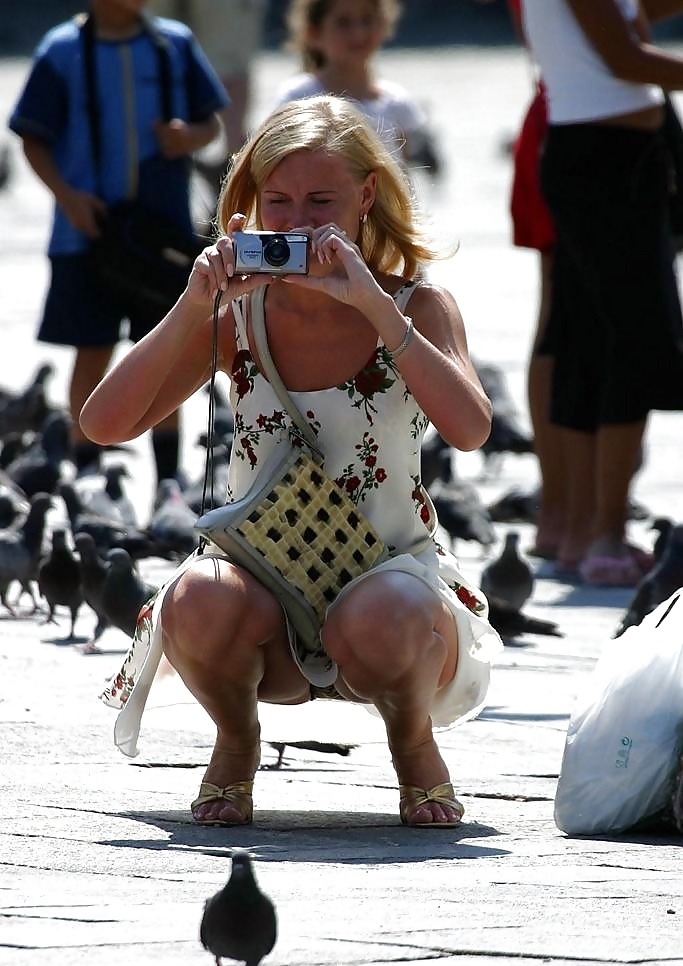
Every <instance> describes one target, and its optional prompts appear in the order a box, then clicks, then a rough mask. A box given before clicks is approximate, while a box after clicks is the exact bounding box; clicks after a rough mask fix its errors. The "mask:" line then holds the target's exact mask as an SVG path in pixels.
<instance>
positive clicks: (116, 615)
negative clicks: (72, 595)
mask: <svg viewBox="0 0 683 966" xmlns="http://www.w3.org/2000/svg"><path fill="white" fill-rule="evenodd" d="M107 560H108V561H109V567H108V569H107V574H106V577H105V580H104V583H103V586H102V609H103V611H104V613H105V615H106V617H107V618H108V620H109V622H110V623H111V624H113V625H114V627H118V628H119V630H122V631H123V632H124V634H127V635H128V636H129V637H133V636H134V634H135V626H136V624H137V620H138V614H139V613H140V610H141V608H142V606H143V605H144V604H146V603H147V601H148V600H149V599H150V597H153V596H154V594H156V592H157V590H158V589H159V588H158V587H153V586H152V585H151V584H148V583H147V582H146V581H144V580H143V579H142V578H141V577H140V576H139V574H137V573H136V572H135V569H134V567H133V561H132V559H131V556H130V554H129V553H128V552H127V551H125V550H123V549H122V548H121V547H114V548H113V549H112V550H110V551H109V553H108V554H107Z"/></svg>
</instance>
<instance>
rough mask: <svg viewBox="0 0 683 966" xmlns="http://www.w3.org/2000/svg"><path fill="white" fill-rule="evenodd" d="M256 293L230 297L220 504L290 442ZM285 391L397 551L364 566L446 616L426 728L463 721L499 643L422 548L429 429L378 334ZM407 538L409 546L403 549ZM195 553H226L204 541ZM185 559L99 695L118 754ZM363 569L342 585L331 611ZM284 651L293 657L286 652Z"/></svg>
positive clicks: (430, 551)
mask: <svg viewBox="0 0 683 966" xmlns="http://www.w3.org/2000/svg"><path fill="white" fill-rule="evenodd" d="M415 284H416V283H414V282H407V283H405V284H404V285H403V286H402V287H401V288H400V289H399V290H398V291H397V292H396V294H395V295H394V300H395V302H396V304H397V306H398V307H399V309H400V310H401V311H403V310H404V309H405V307H406V305H407V303H408V300H409V298H410V296H411V295H412V293H413V291H414V289H415ZM265 291H266V289H265V287H264V288H262V289H257V290H255V291H254V292H252V293H251V294H250V295H249V296H246V297H243V298H242V299H240V300H237V301H236V302H234V303H233V310H234V315H235V319H236V338H237V353H236V355H235V359H234V362H233V366H232V373H231V377H232V378H231V389H230V401H231V405H232V408H233V413H234V421H235V428H234V440H233V447H232V452H231V455H230V466H229V473H228V491H227V494H226V501H227V502H230V501H234V500H237V499H240V498H241V497H243V496H244V495H245V494H246V493H247V492H248V491H249V489H250V488H251V486H252V485H253V483H254V481H255V479H256V476H257V473H258V470H259V468H260V467H261V466H262V465H263V463H264V461H265V460H267V458H268V456H269V455H270V454H271V453H272V452H273V449H274V448H275V447H276V446H278V445H279V444H280V443H282V442H283V441H284V440H288V439H289V434H290V430H291V418H290V416H289V414H288V413H286V412H285V411H284V410H283V408H282V404H281V403H280V401H279V399H278V397H277V395H276V393H275V391H274V389H273V388H272V386H271V385H270V383H269V382H268V380H267V379H266V378H265V376H264V375H263V374H262V373H261V372H260V370H259V368H258V366H257V364H256V362H255V361H254V357H253V355H252V352H251V348H250V346H249V341H248V336H247V325H246V319H247V316H248V313H249V312H252V313H255V312H263V311H264V299H265ZM290 395H291V396H292V398H293V399H294V401H295V402H296V404H297V406H298V407H299V409H300V411H301V412H302V413H303V414H304V415H305V416H306V418H307V419H308V421H309V422H310V424H311V426H312V427H313V429H314V431H315V433H316V435H317V437H318V441H319V443H320V449H321V450H322V452H324V454H325V470H326V472H327V474H328V475H329V476H331V477H332V478H333V479H335V481H336V482H337V483H338V485H339V486H340V487H343V488H344V490H345V491H346V493H347V494H348V496H349V497H350V498H351V499H352V500H353V501H354V502H355V503H356V504H357V506H358V507H359V509H360V510H361V511H362V513H363V514H364V515H365V516H366V517H367V518H368V519H369V520H370V521H371V522H372V523H373V524H374V526H375V527H376V529H377V530H378V532H379V533H380V535H381V536H382V538H383V539H384V541H385V543H386V544H387V545H391V546H392V547H395V548H397V551H398V552H397V553H396V554H394V555H393V556H392V557H390V559H389V560H386V561H385V562H384V563H382V564H380V565H379V566H378V567H376V568H374V569H373V571H372V572H373V573H376V572H378V571H379V570H400V571H403V572H407V573H411V574H413V575H414V576H415V577H417V578H418V579H420V580H422V581H423V582H425V583H426V584H427V585H428V586H430V587H431V588H432V589H433V591H434V592H435V593H436V594H437V595H438V596H439V597H440V598H442V599H443V600H444V601H445V602H446V603H447V605H448V607H449V608H450V610H451V612H452V613H453V615H454V617H455V619H456V624H457V628H458V635H459V656H458V667H457V670H456V675H455V678H454V680H453V681H452V682H451V684H449V685H447V686H446V687H445V688H443V689H442V690H441V691H440V692H439V694H438V695H437V699H436V702H435V705H434V707H433V709H432V720H433V723H434V725H435V726H437V727H446V726H449V725H452V724H455V723H457V722H460V721H463V720H466V719H467V718H471V717H473V716H474V715H475V714H476V713H477V712H478V711H479V710H480V709H481V707H482V705H483V701H484V698H485V695H486V691H487V689H488V684H489V673H490V664H491V661H492V660H493V659H494V657H495V655H497V654H498V653H499V652H500V650H501V649H502V642H501V641H500V638H499V637H498V634H497V633H496V632H495V630H494V629H493V628H492V627H491V625H490V624H489V622H488V620H487V613H488V605H487V602H486V598H485V597H484V595H483V594H482V592H481V591H480V590H479V589H478V588H476V587H474V586H473V585H471V584H470V583H469V582H468V581H467V580H465V578H464V577H463V576H462V574H461V573H460V571H459V569H458V565H457V560H456V558H455V557H454V556H453V554H451V553H450V552H449V551H447V550H446V549H444V548H443V547H441V546H440V545H439V544H438V543H437V542H436V541H435V540H427V541H426V548H425V537H426V536H428V534H429V532H432V531H433V530H434V529H435V527H436V523H437V521H436V519H435V517H434V509H433V506H432V504H431V501H430V500H429V497H428V495H427V493H426V491H425V489H424V487H423V486H422V484H421V481H420V450H421V445H422V440H423V438H424V434H425V431H426V429H427V427H428V425H429V421H428V419H427V417H426V416H425V414H424V413H423V412H422V410H421V409H420V407H419V406H418V404H417V402H416V400H415V398H414V397H413V395H412V393H411V392H410V390H409V389H408V387H407V386H406V384H405V381H404V380H403V377H402V376H401V373H400V371H399V369H398V367H397V366H396V364H395V363H394V362H393V361H392V359H391V356H390V354H389V352H388V350H387V349H386V347H385V346H384V345H383V344H382V342H381V341H378V343H377V345H376V347H375V349H374V350H373V352H372V354H371V356H370V358H369V359H368V360H367V362H366V363H365V365H364V366H363V368H362V369H361V370H360V372H358V373H357V374H356V375H355V376H354V377H353V378H351V379H349V380H348V381H346V382H344V383H342V384H340V385H337V386H334V387H331V388H328V389H321V390H313V391H310V392H293V391H291V390H290ZM416 545H419V546H420V549H419V551H417V552H415V553H411V552H410V551H411V547H415V546H416ZM205 552H209V553H211V554H213V555H215V556H225V555H224V554H223V552H222V551H221V550H219V548H217V547H214V546H213V545H210V549H208V550H207V551H205ZM193 559H194V557H193V556H192V557H190V558H188V560H187V561H185V562H184V563H183V564H181V565H180V567H179V568H178V570H177V571H176V572H175V573H174V574H173V575H172V576H171V577H170V578H169V579H168V580H167V581H166V583H165V584H164V585H163V586H162V587H161V588H160V590H159V591H158V592H157V594H156V595H155V597H154V598H153V599H152V600H151V601H149V603H148V604H147V605H146V606H145V607H143V608H142V610H141V612H140V615H139V619H138V626H137V630H136V633H135V637H134V640H133V644H132V647H131V649H130V650H129V652H128V654H127V656H126V659H125V661H124V664H123V667H122V668H121V671H120V672H119V673H118V674H116V675H115V676H114V677H113V678H112V680H111V681H110V682H109V683H108V685H107V687H106V688H105V691H104V693H103V694H102V695H101V697H102V700H103V701H104V702H105V703H106V704H107V705H109V706H110V707H113V708H116V709H118V710H119V711H120V713H119V716H118V718H117V722H116V725H115V743H116V745H117V746H118V747H119V748H120V750H121V751H123V753H124V754H127V755H131V756H132V755H135V754H137V738H138V734H139V729H140V722H141V718H142V712H143V710H144V705H145V701H146V699H147V695H148V693H149V689H150V687H151V685H152V682H153V679H154V675H155V673H156V670H157V667H158V664H159V660H160V658H161V654H162V648H161V631H160V621H159V616H160V611H161V602H162V600H163V596H164V593H165V591H166V590H167V588H168V587H169V586H170V585H171V584H172V583H173V581H174V580H176V579H177V577H178V576H179V574H180V573H181V572H182V570H183V569H185V567H187V566H189V565H191V563H192V561H193ZM366 576H367V574H365V575H362V576H360V577H357V578H356V579H355V580H353V581H352V582H351V583H349V584H348V585H347V586H346V587H345V588H344V589H343V591H342V592H341V593H340V594H339V596H338V597H337V598H336V600H335V601H334V602H333V603H332V604H331V605H330V609H331V608H334V607H335V606H337V604H338V603H339V601H340V600H341V599H342V597H343V596H344V595H345V594H347V593H349V592H350V591H352V589H353V588H354V587H355V586H356V584H357V583H358V582H359V581H361V580H364V579H365V577H366ZM328 613H329V610H328ZM290 638H291V633H290ZM292 654H293V656H294V658H295V660H297V657H296V651H295V649H294V648H292ZM297 663H299V662H298V660H297ZM299 666H300V667H302V665H301V664H299ZM302 670H303V671H304V673H305V669H304V668H303V667H302ZM314 683H315V682H314ZM367 707H368V708H369V709H370V710H372V708H371V706H367Z"/></svg>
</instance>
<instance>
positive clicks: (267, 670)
mask: <svg viewBox="0 0 683 966" xmlns="http://www.w3.org/2000/svg"><path fill="white" fill-rule="evenodd" d="M161 620H162V623H163V624H164V627H165V630H166V631H167V633H166V634H165V635H164V637H165V639H166V648H165V649H166V650H167V652H168V657H169V660H170V661H171V663H172V664H173V663H174V651H175V647H176V645H175V641H174V637H175V635H176V634H177V633H178V632H180V633H181V634H182V635H183V636H184V637H185V639H186V641H185V647H186V648H187V647H190V646H191V648H192V652H193V654H195V655H196V656H202V655H203V656H204V658H205V659H206V660H209V661H211V662H212V663H214V664H215V665H216V667H217V668H219V667H220V666H221V664H223V662H226V663H227V662H230V661H231V660H232V661H236V660H238V659H239V660H245V659H246V660H247V661H249V660H250V655H252V654H253V656H254V657H256V652H257V651H259V650H260V653H261V655H262V659H263V673H262V677H261V681H260V683H259V686H258V697H259V699H260V700H262V701H270V702H273V703H298V702H299V701H304V700H308V698H309V697H310V687H309V684H308V682H307V681H306V679H305V678H304V676H303V675H302V674H301V671H300V670H299V668H298V667H297V665H296V663H295V661H294V659H293V657H292V652H291V648H290V644H289V634H288V629H287V621H286V618H285V615H284V611H283V610H282V607H281V606H280V604H279V602H278V601H277V600H276V598H275V597H274V596H273V595H272V594H271V592H270V591H269V590H267V589H266V588H265V587H263V585H262V584H260V583H259V582H258V581H257V580H256V579H255V578H254V577H252V576H251V574H249V573H247V572H246V571H244V570H242V569H240V568H239V567H236V566H234V565H233V564H232V563H230V561H228V560H226V559H225V558H223V557H218V556H210V555H208V554H207V555H204V556H198V557H197V558H196V560H194V561H193V562H192V564H191V566H190V567H188V568H187V569H186V570H185V571H184V572H183V573H182V574H181V575H180V576H179V577H178V578H177V580H176V581H175V582H174V583H173V584H172V585H171V586H170V587H169V588H168V590H167V592H166V596H165V598H164V602H163V607H162V613H161ZM181 628H182V630H180V629H181ZM188 641H189V644H188ZM257 659H258V658H257Z"/></svg>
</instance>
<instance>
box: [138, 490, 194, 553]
mask: <svg viewBox="0 0 683 966" xmlns="http://www.w3.org/2000/svg"><path fill="white" fill-rule="evenodd" d="M196 520H197V514H196V513H195V511H194V510H192V509H191V508H190V507H189V506H188V504H187V501H186V500H185V497H184V496H183V492H182V490H181V488H180V484H179V483H178V481H177V480H174V479H166V480H160V482H159V486H158V487H157V493H156V497H155V500H154V509H153V511H152V516H151V518H150V520H149V523H148V524H147V527H146V533H147V535H148V536H149V537H151V538H152V540H153V541H154V542H155V544H156V545H157V546H158V547H159V548H160V549H161V550H164V551H165V552H166V553H172V554H176V555H177V556H179V557H185V556H188V555H189V554H191V553H192V552H193V551H194V550H195V549H196V547H197V544H198V542H199V537H198V534H197V531H196V530H195V528H194V525H195V522H196Z"/></svg>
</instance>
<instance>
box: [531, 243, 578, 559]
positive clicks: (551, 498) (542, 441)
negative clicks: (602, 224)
mask: <svg viewBox="0 0 683 966" xmlns="http://www.w3.org/2000/svg"><path fill="white" fill-rule="evenodd" d="M539 258H540V266H539V274H540V293H539V310H538V322H537V326H536V335H535V337H534V344H533V346H532V351H531V358H530V360H529V368H528V373H527V399H528V404H529V416H530V418H531V425H532V427H533V432H534V449H535V450H536V456H537V458H538V467H539V472H540V477H541V493H540V507H539V513H538V522H537V527H536V543H535V552H536V553H537V554H538V556H541V557H548V558H552V557H555V556H557V553H558V549H559V547H560V545H561V543H562V539H563V536H564V531H565V527H566V524H567V511H568V502H567V501H568V493H567V468H566V463H565V452H564V440H563V437H562V433H561V430H560V429H559V427H558V426H556V425H555V424H554V423H552V422H551V421H550V400H551V393H552V381H553V368H554V365H555V359H554V356H553V355H551V354H547V355H546V354H545V353H539V351H538V350H539V347H541V346H542V342H543V339H544V337H545V335H546V327H547V324H548V317H549V314H550V305H551V292H552V271H553V254H552V253H551V252H541V253H540V255H539Z"/></svg>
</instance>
